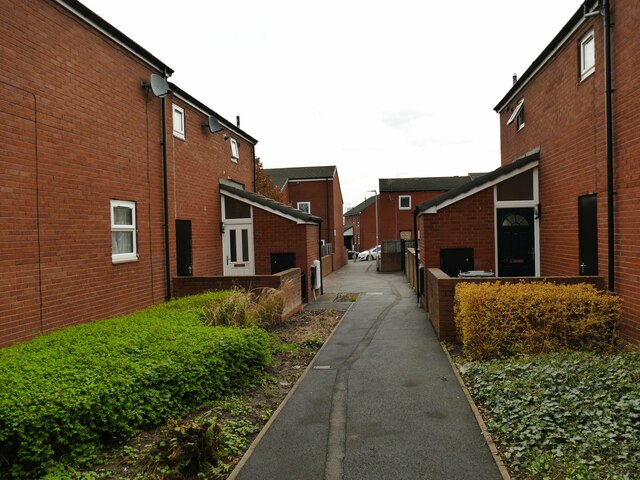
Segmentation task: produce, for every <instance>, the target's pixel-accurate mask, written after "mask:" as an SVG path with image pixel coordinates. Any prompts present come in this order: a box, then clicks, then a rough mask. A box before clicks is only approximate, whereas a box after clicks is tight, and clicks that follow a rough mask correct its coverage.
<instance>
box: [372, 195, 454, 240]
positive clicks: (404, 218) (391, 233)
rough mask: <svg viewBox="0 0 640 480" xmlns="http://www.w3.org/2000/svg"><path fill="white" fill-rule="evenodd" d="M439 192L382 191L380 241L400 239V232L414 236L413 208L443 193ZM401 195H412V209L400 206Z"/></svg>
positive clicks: (379, 207) (379, 206)
mask: <svg viewBox="0 0 640 480" xmlns="http://www.w3.org/2000/svg"><path fill="white" fill-rule="evenodd" d="M444 192H445V191H444V190H442V191H439V192H382V193H380V204H379V205H378V209H379V212H378V213H379V217H380V218H379V222H380V225H379V227H378V228H379V237H380V243H382V242H384V241H385V240H400V232H402V231H409V232H411V238H413V210H414V209H415V207H416V205H418V204H419V203H422V202H426V201H427V200H430V199H432V198H435V197H437V196H438V195H441V194H442V193H444ZM400 195H410V196H411V209H409V210H400V209H399V208H398V205H399V199H398V197H399V196H400Z"/></svg>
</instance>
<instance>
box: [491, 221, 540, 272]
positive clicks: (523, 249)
mask: <svg viewBox="0 0 640 480" xmlns="http://www.w3.org/2000/svg"><path fill="white" fill-rule="evenodd" d="M497 220H498V276H500V277H532V276H534V275H535V273H536V265H535V248H534V246H535V243H534V237H533V232H534V227H533V208H499V209H498V215H497Z"/></svg>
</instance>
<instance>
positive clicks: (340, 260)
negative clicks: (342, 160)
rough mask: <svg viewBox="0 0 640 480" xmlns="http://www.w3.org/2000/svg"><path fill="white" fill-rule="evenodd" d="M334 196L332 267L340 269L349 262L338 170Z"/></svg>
mask: <svg viewBox="0 0 640 480" xmlns="http://www.w3.org/2000/svg"><path fill="white" fill-rule="evenodd" d="M331 186H332V197H331V228H332V230H333V241H332V243H333V254H334V255H333V259H332V268H333V270H334V271H336V270H338V269H339V268H341V267H342V266H344V265H346V263H347V249H346V247H345V246H344V230H343V228H342V227H343V225H344V220H343V216H342V207H343V200H342V189H341V188H340V179H339V178H338V171H337V170H336V173H335V174H334V176H333V181H332V182H331Z"/></svg>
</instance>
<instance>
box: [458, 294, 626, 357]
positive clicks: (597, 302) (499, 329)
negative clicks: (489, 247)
mask: <svg viewBox="0 0 640 480" xmlns="http://www.w3.org/2000/svg"><path fill="white" fill-rule="evenodd" d="M454 303H455V323H456V329H457V332H458V336H459V337H460V340H461V341H462V343H463V345H464V350H465V353H466V354H467V356H469V357H470V358H471V359H474V360H483V359H488V358H496V357H508V356H512V355H517V354H540V353H550V352H560V351H569V350H573V349H590V350H596V351H605V350H608V349H609V348H610V347H611V346H612V342H613V339H614V338H615V330H616V327H617V325H618V322H619V319H620V300H619V298H618V297H616V296H615V295H612V294H610V293H608V292H604V291H600V290H597V289H596V288H595V287H594V286H593V285H588V284H577V285H556V284H552V283H547V282H533V283H525V282H520V283H501V282H480V283H460V284H458V285H457V286H456V293H455V302H454Z"/></svg>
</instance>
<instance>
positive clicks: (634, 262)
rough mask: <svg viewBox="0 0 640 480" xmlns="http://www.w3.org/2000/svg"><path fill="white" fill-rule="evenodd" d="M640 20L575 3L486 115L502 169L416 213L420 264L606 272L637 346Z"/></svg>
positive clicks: (639, 13) (620, 7)
mask: <svg viewBox="0 0 640 480" xmlns="http://www.w3.org/2000/svg"><path fill="white" fill-rule="evenodd" d="M612 24H615V27H613V28H612ZM639 24H640V3H638V2H637V0H610V1H601V2H598V1H596V0H586V1H584V2H583V4H582V5H581V6H580V8H579V9H578V10H577V11H576V12H575V14H574V15H573V16H572V17H571V19H570V20H569V21H568V22H567V23H566V25H565V26H564V27H563V28H562V29H561V30H560V32H558V34H557V35H556V36H555V38H553V39H552V40H551V42H550V43H549V45H548V46H547V47H546V48H545V49H544V50H543V52H542V53H541V54H540V55H539V56H538V57H537V58H536V59H535V60H534V62H533V63H532V64H531V66H530V67H529V68H528V69H527V70H526V71H525V72H524V74H523V75H522V76H521V77H520V78H519V79H517V81H516V82H515V83H514V85H513V86H512V88H511V89H510V90H509V91H508V92H507V93H506V95H505V96H504V97H503V98H502V99H501V100H500V102H499V103H498V104H497V105H496V107H495V110H496V112H498V114H499V115H500V140H501V157H502V161H501V163H502V166H501V167H500V168H499V169H497V170H496V171H494V172H491V173H490V174H488V175H487V176H485V177H483V178H480V179H476V180H473V181H472V182H470V183H469V184H467V185H465V186H463V187H459V190H457V189H454V190H451V191H449V192H447V193H446V194H444V195H442V196H440V197H437V198H435V199H433V200H429V201H427V202H423V203H421V204H419V205H418V211H419V213H418V223H419V230H420V236H421V242H420V248H421V253H420V261H421V262H422V263H423V265H425V266H426V267H427V268H428V267H431V266H433V265H438V263H440V262H442V259H443V256H445V257H446V256H449V257H448V258H450V259H451V258H453V259H452V260H451V261H450V264H451V268H450V270H453V271H452V273H455V270H456V269H458V268H460V269H467V268H471V269H480V270H493V271H494V272H495V273H497V274H498V275H500V276H593V275H600V276H603V277H604V278H605V280H606V282H605V283H606V284H607V285H608V287H609V289H610V290H612V291H614V292H616V293H617V294H619V295H621V296H622V298H623V302H622V305H623V311H622V324H621V334H622V336H623V337H625V338H627V339H629V340H633V341H636V342H640V281H639V280H638V272H639V270H640V260H639V259H640V242H639V241H638V239H637V230H638V229H637V225H638V224H640V209H638V199H639V198H640V181H639V179H640V167H639V165H638V156H639V155H640V116H639V115H638V114H637V112H638V111H640V95H638V92H639V91H640V76H638V74H637V59H638V52H640V35H638V33H637V28H638V25H639ZM447 250H448V251H447ZM470 253H473V256H472V257H471V256H469V254H470ZM465 261H466V262H467V263H466V264H465V263H464V262H465ZM455 262H460V265H459V266H458V267H456V266H455V265H453V264H454V263H455Z"/></svg>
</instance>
